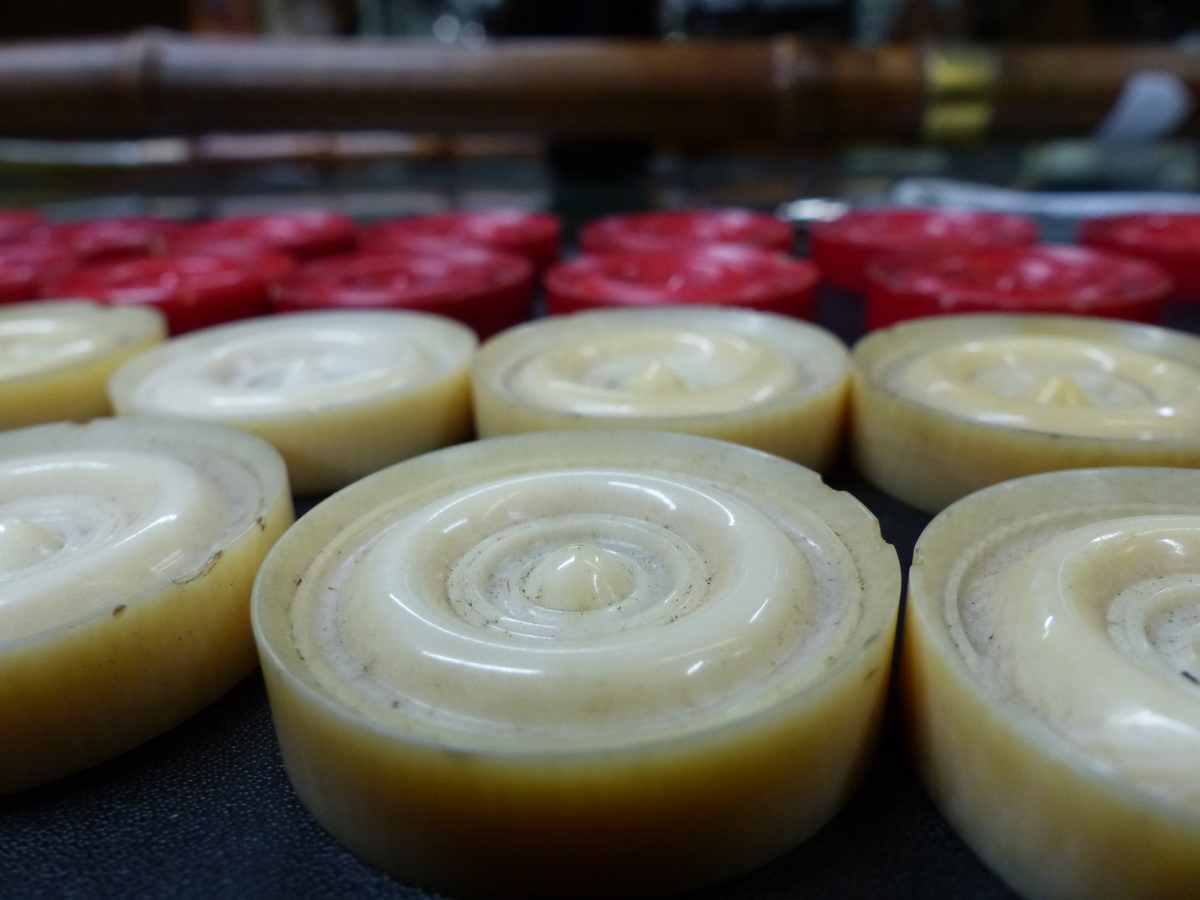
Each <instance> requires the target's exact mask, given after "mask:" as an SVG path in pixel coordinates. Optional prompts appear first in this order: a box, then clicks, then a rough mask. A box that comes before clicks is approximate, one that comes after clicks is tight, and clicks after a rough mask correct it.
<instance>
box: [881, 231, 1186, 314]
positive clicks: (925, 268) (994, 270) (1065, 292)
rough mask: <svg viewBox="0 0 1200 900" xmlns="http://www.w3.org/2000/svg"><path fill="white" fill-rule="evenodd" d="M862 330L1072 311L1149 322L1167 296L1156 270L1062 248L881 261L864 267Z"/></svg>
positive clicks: (1166, 282)
mask: <svg viewBox="0 0 1200 900" xmlns="http://www.w3.org/2000/svg"><path fill="white" fill-rule="evenodd" d="M868 276H869V278H870V279H871V288H870V290H869V292H868V293H867V327H868V328H882V327H885V326H887V325H892V324H894V323H896V322H899V321H902V320H904V319H914V318H917V317H919V316H932V315H940V314H942V313H956V312H1020V313H1072V314H1078V315H1092V316H1110V317H1112V318H1117V319H1132V320H1134V321H1137V322H1152V321H1154V320H1155V319H1157V318H1158V314H1159V313H1160V312H1161V310H1162V306H1163V302H1164V301H1165V300H1166V298H1167V295H1168V294H1169V293H1170V291H1171V279H1170V277H1168V276H1167V274H1166V273H1165V272H1163V271H1162V270H1161V269H1159V268H1158V267H1157V266H1155V265H1153V264H1151V263H1146V262H1141V261H1140V260H1136V259H1131V258H1129V257H1127V256H1118V255H1116V254H1113V253H1105V252H1104V251H1102V250H1092V249H1090V248H1087V247H1073V246H1068V245H1065V244H1041V245H1039V246H1036V247H973V248H970V249H966V250H959V251H957V252H954V253H938V254H928V255H926V256H921V257H909V256H901V255H897V256H885V257H882V258H880V259H877V260H876V261H875V262H874V263H872V264H871V265H870V266H869V267H868Z"/></svg>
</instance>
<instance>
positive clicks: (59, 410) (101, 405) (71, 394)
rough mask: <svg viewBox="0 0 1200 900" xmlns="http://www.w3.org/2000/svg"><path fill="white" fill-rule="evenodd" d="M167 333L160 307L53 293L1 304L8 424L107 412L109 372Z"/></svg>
mask: <svg viewBox="0 0 1200 900" xmlns="http://www.w3.org/2000/svg"><path fill="white" fill-rule="evenodd" d="M166 336H167V327H166V323H165V322H164V321H163V317H162V314H161V313H159V312H158V311H157V310H153V309H147V308H143V307H111V306H102V305H100V304H98V303H92V302H90V301H87V300H47V301H42V302H37V303H18V304H16V305H14V306H10V307H6V308H0V429H5V428H21V427H24V426H26V425H39V424H41V423H43V422H59V421H67V420H73V421H77V422H82V421H86V420H87V419H94V418H96V417H97V416H107V415H109V414H110V413H111V412H112V407H111V406H110V405H109V402H108V379H109V376H110V375H112V373H113V372H115V371H116V370H117V369H118V368H119V367H120V366H121V364H122V363H124V362H125V361H126V360H128V359H129V358H130V357H133V356H136V355H137V354H139V353H141V352H142V351H143V350H146V349H147V348H149V347H151V346H153V345H154V344H158V343H160V342H161V341H162V340H163V339H164V338H166Z"/></svg>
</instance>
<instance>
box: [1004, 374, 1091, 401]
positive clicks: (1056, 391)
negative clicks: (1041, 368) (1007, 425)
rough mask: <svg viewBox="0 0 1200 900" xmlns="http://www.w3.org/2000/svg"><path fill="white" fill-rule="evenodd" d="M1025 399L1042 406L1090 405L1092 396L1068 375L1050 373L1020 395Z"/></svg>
mask: <svg viewBox="0 0 1200 900" xmlns="http://www.w3.org/2000/svg"><path fill="white" fill-rule="evenodd" d="M1022 396H1023V397H1024V399H1026V400H1032V401H1033V402H1034V403H1040V404H1042V405H1043V406H1075V407H1092V406H1095V405H1096V404H1095V402H1094V401H1093V400H1092V396H1091V395H1090V394H1089V393H1088V392H1087V391H1085V390H1084V389H1083V388H1081V387H1080V386H1079V382H1077V381H1076V380H1075V379H1074V378H1072V377H1071V376H1070V375H1051V376H1050V377H1049V378H1044V379H1042V380H1041V381H1039V382H1038V383H1037V384H1035V385H1034V386H1033V387H1031V388H1029V390H1027V391H1025V393H1024V394H1023V395H1022Z"/></svg>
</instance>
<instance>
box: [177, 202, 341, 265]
mask: <svg viewBox="0 0 1200 900" xmlns="http://www.w3.org/2000/svg"><path fill="white" fill-rule="evenodd" d="M354 242H355V225H354V220H353V219H351V218H350V217H349V216H345V215H341V214H340V213H330V212H320V211H312V212H291V213H274V214H270V215H261V216H230V217H228V218H222V219H211V220H209V221H207V222H198V223H197V224H195V225H192V226H191V227H189V228H188V230H187V231H186V232H184V233H182V234H180V235H178V236H177V237H176V239H175V240H174V241H173V242H172V244H171V251H172V252H173V253H177V254H200V255H206V254H212V255H216V256H252V255H254V254H258V253H287V254H290V255H292V256H294V257H296V258H297V259H313V258H315V257H318V256H328V255H330V254H333V253H345V252H349V251H351V250H353V249H354Z"/></svg>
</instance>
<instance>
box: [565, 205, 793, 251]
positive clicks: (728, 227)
mask: <svg viewBox="0 0 1200 900" xmlns="http://www.w3.org/2000/svg"><path fill="white" fill-rule="evenodd" d="M795 241H796V235H795V232H794V231H793V230H792V226H791V225H790V224H788V223H787V222H783V221H780V220H779V219H776V218H775V217H774V216H768V215H766V214H765V213H757V212H750V211H749V210H744V209H689V210H680V211H678V212H650V213H631V214H629V215H622V216H607V217H605V218H603V219H598V220H597V221H595V222H592V223H591V224H589V225H585V226H584V227H583V229H582V230H581V231H580V233H579V242H580V246H581V248H582V249H583V252H584V253H615V252H623V251H640V252H666V251H672V250H687V249H690V248H693V247H701V246H707V245H709V244H749V245H750V246H753V247H762V248H764V249H766V250H781V251H783V252H785V253H789V252H791V249H792V245H793V244H794V243H795Z"/></svg>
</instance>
